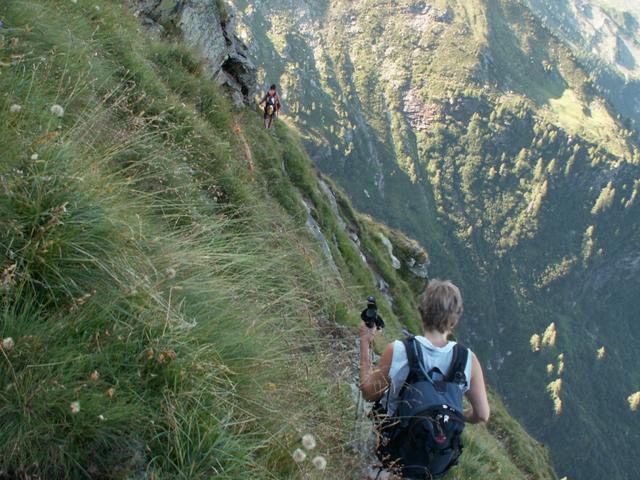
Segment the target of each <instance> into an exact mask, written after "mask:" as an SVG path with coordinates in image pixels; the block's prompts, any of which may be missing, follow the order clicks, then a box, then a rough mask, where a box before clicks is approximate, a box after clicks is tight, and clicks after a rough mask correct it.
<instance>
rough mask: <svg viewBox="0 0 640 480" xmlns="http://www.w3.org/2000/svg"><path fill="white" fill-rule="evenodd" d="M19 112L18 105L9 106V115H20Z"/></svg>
mask: <svg viewBox="0 0 640 480" xmlns="http://www.w3.org/2000/svg"><path fill="white" fill-rule="evenodd" d="M21 110H22V107H21V106H20V105H18V104H17V103H14V104H13V105H11V106H10V107H9V111H10V112H11V113H20V111H21Z"/></svg>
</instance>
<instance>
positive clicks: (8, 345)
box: [2, 337, 16, 352]
mask: <svg viewBox="0 0 640 480" xmlns="http://www.w3.org/2000/svg"><path fill="white" fill-rule="evenodd" d="M15 344H16V343H15V342H14V341H13V338H11V337H7V338H3V339H2V350H5V351H7V352H8V351H9V350H11V349H13V347H14V345H15Z"/></svg>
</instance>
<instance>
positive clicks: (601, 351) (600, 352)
mask: <svg viewBox="0 0 640 480" xmlns="http://www.w3.org/2000/svg"><path fill="white" fill-rule="evenodd" d="M606 354H607V352H606V351H605V349H604V347H600V348H599V349H598V350H597V351H596V357H597V358H598V360H602V359H603V358H604V356H605V355H606Z"/></svg>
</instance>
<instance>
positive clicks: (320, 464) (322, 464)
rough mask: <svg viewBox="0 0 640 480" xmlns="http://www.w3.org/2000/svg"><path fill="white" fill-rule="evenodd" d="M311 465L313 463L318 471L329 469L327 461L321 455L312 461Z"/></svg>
mask: <svg viewBox="0 0 640 480" xmlns="http://www.w3.org/2000/svg"><path fill="white" fill-rule="evenodd" d="M311 463H313V466H314V467H316V468H317V469H318V470H324V469H325V468H327V460H326V459H325V458H324V457H323V456H321V455H318V456H317V457H315V458H314V459H313V460H311Z"/></svg>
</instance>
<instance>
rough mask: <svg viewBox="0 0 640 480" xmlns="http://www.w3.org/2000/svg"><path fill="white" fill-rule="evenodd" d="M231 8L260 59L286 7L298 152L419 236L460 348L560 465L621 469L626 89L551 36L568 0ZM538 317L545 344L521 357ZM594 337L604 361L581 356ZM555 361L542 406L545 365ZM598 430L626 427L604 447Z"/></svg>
mask: <svg viewBox="0 0 640 480" xmlns="http://www.w3.org/2000/svg"><path fill="white" fill-rule="evenodd" d="M234 3H236V4H237V5H238V6H239V8H240V10H241V12H242V13H241V15H240V17H241V21H242V22H243V24H244V25H243V28H246V29H247V30H250V31H251V32H252V33H253V37H254V39H253V43H254V46H255V48H256V51H257V52H258V53H259V55H260V58H272V55H273V52H274V50H273V49H272V48H271V46H270V43H269V42H267V41H264V40H263V39H264V37H265V36H268V35H269V32H270V24H269V18H270V16H269V12H273V13H274V15H276V14H280V13H282V12H287V18H288V19H289V23H287V24H286V25H287V26H288V31H286V32H283V31H282V30H283V25H282V23H279V24H278V26H277V28H278V31H279V39H280V42H281V43H279V49H278V50H277V51H278V52H285V54H283V55H278V54H276V55H275V60H274V61H273V62H271V63H268V64H266V65H265V72H266V78H269V79H270V80H272V81H277V82H278V83H280V84H282V85H283V87H284V94H283V98H284V99H285V102H284V105H285V109H289V108H290V110H288V113H290V116H291V117H290V118H291V121H292V123H293V124H294V125H296V126H297V127H298V128H300V129H301V131H302V132H303V135H304V140H305V142H306V145H307V148H308V150H309V151H310V153H311V155H312V157H313V159H314V161H315V162H316V164H317V165H318V167H319V168H320V169H321V170H322V171H323V172H325V173H327V174H328V175H330V176H331V177H332V178H333V179H334V180H335V181H336V183H337V184H338V185H339V186H341V187H342V188H344V189H345V190H346V191H347V193H348V195H349V197H350V199H351V200H352V201H353V203H354V205H355V207H356V208H358V209H359V210H362V211H364V212H367V213H368V214H370V215H371V216H372V217H373V218H374V219H376V220H380V221H383V222H385V223H386V224H388V225H391V226H392V227H394V228H397V229H400V230H402V231H403V232H405V233H407V234H408V235H410V236H411V237H413V238H416V239H417V240H418V241H419V243H420V245H422V246H424V247H425V249H426V250H427V252H428V254H429V259H430V261H431V267H430V273H431V274H432V275H434V276H438V277H446V278H451V279H453V280H454V281H456V283H458V284H459V285H461V287H462V289H463V295H464V296H465V312H466V313H465V320H464V321H463V322H462V324H461V327H462V331H461V332H460V334H461V337H462V339H463V340H465V341H466V342H467V343H469V344H470V346H471V347H472V348H474V350H476V351H477V352H478V353H479V354H480V357H481V359H483V361H484V362H485V363H484V364H485V365H486V366H487V369H488V377H489V379H490V382H491V383H492V384H493V385H495V386H496V387H497V389H498V391H499V392H500V393H501V394H503V396H504V397H505V403H506V404H507V405H508V407H509V408H510V409H512V410H513V411H514V412H516V414H517V416H518V418H520V419H523V420H524V422H525V425H526V426H527V427H528V428H529V429H530V431H531V432H532V434H533V435H534V436H536V438H538V439H540V440H542V441H544V443H545V444H549V445H550V446H551V456H552V458H553V460H554V463H555V465H556V466H557V468H558V471H559V472H560V473H561V475H565V474H566V475H568V476H569V477H573V476H575V477H578V478H581V477H584V476H588V475H596V476H598V475H599V476H602V477H607V478H620V479H626V478H631V477H629V475H632V473H630V472H634V471H635V469H636V467H635V464H634V463H633V458H634V455H633V452H632V451H631V450H630V447H629V445H630V443H629V438H631V439H632V440H633V441H634V442H637V441H640V437H638V435H639V434H638V433H637V432H640V425H639V424H638V422H639V418H638V416H637V414H634V413H633V412H631V411H630V410H629V408H628V404H627V402H626V398H627V397H628V395H629V394H630V393H632V392H634V391H636V390H637V388H638V382H640V377H639V376H638V374H637V373H635V372H638V371H640V369H638V368H637V358H636V356H634V355H633V353H632V352H634V351H635V343H636V342H637V338H638V336H639V335H640V331H639V330H638V327H637V325H635V324H634V323H633V321H631V319H632V318H635V317H636V316H637V315H638V313H640V303H638V302H639V299H638V298H637V295H636V294H635V293H634V288H633V287H632V284H633V283H634V278H635V277H636V276H637V274H638V263H637V261H636V260H634V259H636V258H637V251H638V249H639V248H640V244H639V243H638V238H640V237H638V228H639V225H638V221H637V218H638V211H637V208H638V206H637V201H636V197H637V193H636V192H637V190H638V189H637V184H638V181H639V180H638V179H639V178H640V169H639V165H640V152H639V150H638V138H639V137H638V133H637V131H635V130H634V123H633V118H635V117H634V115H635V116H637V112H636V113H633V111H634V107H633V106H632V105H631V102H630V101H629V99H631V98H636V97H637V96H638V95H637V94H636V93H635V92H636V90H637V82H635V81H626V80H625V79H623V78H621V77H619V76H616V75H617V74H616V73H615V72H614V71H613V70H611V69H610V68H607V67H604V66H603V65H602V64H601V63H596V62H594V61H593V60H592V59H589V58H587V57H585V56H584V55H582V54H581V53H580V52H579V51H578V50H577V49H576V46H575V45H573V44H572V43H571V42H567V41H565V40H566V37H567V36H568V35H569V34H567V35H561V34H558V33H557V32H558V31H562V32H565V33H566V32H569V33H571V32H572V30H571V29H569V27H570V25H569V22H568V21H567V18H569V17H570V16H569V14H568V11H569V9H570V6H569V5H568V2H535V1H533V0H532V1H530V2H524V1H523V2H511V1H506V0H504V1H503V0H498V1H490V2H481V1H465V2H461V1H454V0H436V1H432V2H423V1H418V0H400V1H397V2H388V1H382V0H364V1H359V2H340V1H333V2H328V7H327V8H326V9H324V8H322V9H318V10H317V11H315V10H313V9H309V8H307V5H306V2H289V1H287V2H284V1H274V2H270V3H269V5H268V6H265V7H263V8H261V7H256V8H254V9H252V10H251V12H247V11H246V9H245V8H244V7H245V5H246V3H247V2H246V1H241V0H237V1H236V2H234ZM534 3H535V4H545V5H548V6H549V9H548V10H549V12H548V17H549V18H546V17H545V18H541V16H540V15H537V14H536V13H535V12H534V11H533V10H531V9H530V8H529V5H531V4H534ZM606 3H609V4H611V3H613V2H606ZM615 3H620V2H615ZM292 10H295V13H292ZM545 11H546V10H545ZM616 18H618V19H621V18H622V19H626V20H625V21H626V22H627V23H630V24H633V21H632V20H629V17H626V16H623V15H622V14H620V15H618V16H617V17H616ZM556 20H557V21H558V24H559V25H561V26H562V27H563V28H561V29H555V28H554V27H553V22H554V21H556ZM616 21H618V20H616ZM620 21H621V20H620ZM574 40H575V38H574ZM282 42H285V43H284V44H283V43H282ZM583 46H584V45H581V46H580V47H583ZM310 50H311V52H310ZM587 60H588V61H587ZM551 322H555V323H556V324H557V331H558V334H557V336H558V339H557V345H556V346H555V347H553V348H548V349H544V350H543V351H541V352H535V353H534V352H531V350H530V347H529V339H530V338H531V335H532V334H534V333H535V332H542V331H544V329H545V328H546V327H547V326H548V325H549V324H550V323H551ZM621 331H624V332H625V334H624V335H621V334H620V332H621ZM601 345H606V346H607V351H616V352H617V353H616V355H615V356H612V357H607V360H606V361H603V362H601V363H598V364H596V363H594V362H595V360H593V359H594V352H595V351H596V350H597V349H598V348H599V347H600V346H601ZM561 353H563V354H564V357H563V358H564V360H563V362H564V364H565V365H566V367H565V368H564V372H563V374H562V379H563V380H562V385H563V386H562V391H561V393H560V395H559V396H558V399H560V400H561V410H558V409H557V405H558V402H557V399H554V398H552V397H551V396H550V395H549V392H548V391H547V390H546V387H547V385H548V383H549V382H551V381H554V380H555V377H554V378H548V375H547V365H548V364H550V363H553V364H554V371H555V368H556V367H555V362H556V361H557V357H558V355H560V354H561ZM592 360H593V362H592ZM631 365H633V367H630V366H631ZM594 370H595V371H597V372H598V373H599V376H598V379H599V380H598V382H594V381H593V378H594V377H593V375H594ZM629 370H631V372H632V373H629ZM613 405H615V407H612V406H613ZM554 409H556V410H558V411H560V412H561V413H560V414H555V413H554ZM611 429H616V430H619V431H625V432H629V433H628V435H629V438H626V437H625V439H622V438H620V439H611V441H608V442H606V444H605V445H603V444H602V441H601V438H602V435H603V432H606V431H608V430H611ZM576 436H577V439H576V438H575V437H576ZM576 449H579V450H580V451H585V452H589V453H588V455H587V456H588V458H586V459H585V460H584V461H581V462H578V463H577V462H576V461H575V457H574V454H573V452H574V451H575V450H576ZM614 458H615V461H614V462H612V461H611V459H614ZM612 464H613V465H612Z"/></svg>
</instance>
